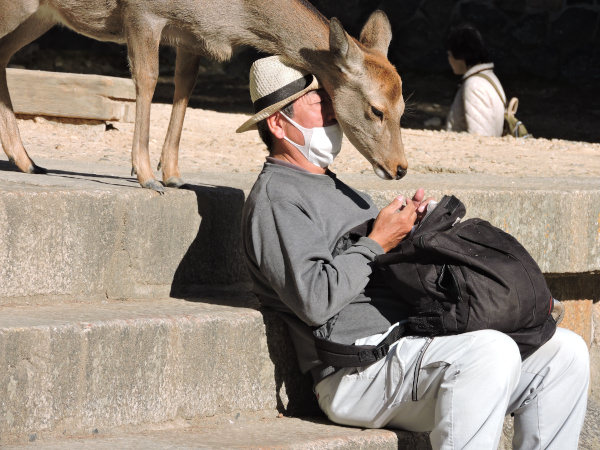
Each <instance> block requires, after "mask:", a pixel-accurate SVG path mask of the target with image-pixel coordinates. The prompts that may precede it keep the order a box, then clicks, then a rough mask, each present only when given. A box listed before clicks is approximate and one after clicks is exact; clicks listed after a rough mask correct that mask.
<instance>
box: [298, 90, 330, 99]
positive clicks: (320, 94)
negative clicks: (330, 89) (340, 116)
mask: <svg viewBox="0 0 600 450" xmlns="http://www.w3.org/2000/svg"><path fill="white" fill-rule="evenodd" d="M300 98H304V100H305V101H308V102H315V101H319V100H322V99H325V98H329V94H327V92H326V91H325V89H322V88H321V89H316V90H314V91H309V92H307V93H306V94H304V95H303V96H302V97H300ZM300 98H299V99H298V100H300Z"/></svg>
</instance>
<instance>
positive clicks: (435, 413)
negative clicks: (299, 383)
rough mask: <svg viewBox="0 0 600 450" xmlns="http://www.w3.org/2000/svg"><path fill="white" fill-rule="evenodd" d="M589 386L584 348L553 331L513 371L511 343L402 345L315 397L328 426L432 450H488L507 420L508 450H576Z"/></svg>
mask: <svg viewBox="0 0 600 450" xmlns="http://www.w3.org/2000/svg"><path fill="white" fill-rule="evenodd" d="M371 343H372V342H371ZM588 384H589V354H588V350H587V346H586V344H585V342H584V341H583V340H582V339H581V338H580V337H579V336H578V335H576V334H575V333H573V332H571V331H569V330H566V329H562V328H559V329H557V331H556V333H555V335H554V336H553V337H552V339H550V340H549V341H548V342H547V343H546V344H544V345H543V346H542V347H541V348H540V349H538V350H537V351H536V352H535V353H534V354H533V355H531V356H530V357H529V358H527V359H526V360H525V361H524V362H521V358H520V355H519V351H518V348H517V346H516V344H515V343H514V341H513V340H512V339H511V338H509V337H508V336H506V335H505V334H503V333H500V332H497V331H492V330H482V331H475V332H471V333H465V334H461V335H457V336H443V337H436V338H433V339H431V338H423V337H405V338H402V339H400V340H399V341H397V342H396V343H394V344H393V345H392V346H391V347H390V351H389V353H388V355H387V356H386V358H384V359H382V360H380V361H378V362H376V363H374V364H372V365H370V366H368V367H366V368H363V369H356V368H348V369H342V370H340V371H339V372H337V373H335V374H333V375H331V376H330V377H328V378H325V379H324V380H322V381H321V382H320V383H319V384H318V385H317V386H316V387H315V392H316V394H317V397H318V400H319V405H320V407H321V409H322V410H323V411H324V412H325V414H327V416H328V417H329V419H330V420H332V421H333V422H337V423H340V424H345V425H353V426H359V427H367V428H383V427H388V428H398V429H403V430H409V431H430V432H431V433H430V440H431V445H432V446H433V448H434V449H438V448H439V449H463V448H469V449H477V450H481V449H496V448H497V447H498V443H499V440H500V435H501V433H502V425H503V422H504V416H505V415H506V414H508V413H513V414H514V417H515V426H514V427H515V435H514V440H513V446H514V448H518V449H541V448H544V449H545V448H554V449H560V450H568V449H576V448H577V443H578V439H579V433H580V431H581V427H582V425H583V420H584V417H585V411H586V402H587V391H588Z"/></svg>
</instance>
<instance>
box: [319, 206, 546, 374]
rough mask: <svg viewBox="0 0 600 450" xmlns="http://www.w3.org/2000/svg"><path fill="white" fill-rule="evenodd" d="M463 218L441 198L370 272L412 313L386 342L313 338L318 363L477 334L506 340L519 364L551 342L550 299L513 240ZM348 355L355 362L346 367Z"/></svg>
mask: <svg viewBox="0 0 600 450" xmlns="http://www.w3.org/2000/svg"><path fill="white" fill-rule="evenodd" d="M465 212H466V209H465V206H464V205H463V203H462V202H461V201H460V200H458V199H457V198H456V197H454V196H444V197H443V198H442V200H441V201H440V202H439V203H438V204H437V206H436V208H435V209H433V211H431V213H429V214H428V215H427V216H426V217H425V218H424V219H423V220H422V221H421V223H420V224H419V226H418V227H417V228H415V229H414V230H413V231H412V232H411V234H410V235H409V236H408V237H407V238H405V239H404V240H403V241H401V242H400V244H399V245H398V246H397V247H396V248H394V249H393V250H391V251H390V252H388V253H387V254H384V255H380V256H379V257H377V259H376V261H375V267H374V270H376V271H381V272H382V276H383V278H384V279H385V280H386V282H387V283H388V284H389V286H390V287H391V289H392V290H393V291H394V292H395V294H396V295H397V297H398V300H399V301H401V302H403V303H404V304H406V305H408V306H409V309H410V311H411V315H410V317H408V320H407V321H406V322H405V323H403V324H401V326H400V327H399V328H398V330H397V331H396V332H395V333H394V336H393V338H390V339H387V340H386V342H383V343H381V344H380V345H378V346H352V345H342V344H337V343H333V342H331V341H326V340H324V339H319V338H315V339H316V341H315V342H316V346H317V351H318V353H319V356H320V358H321V359H322V360H323V362H325V363H328V364H331V365H332V366H341V364H340V363H341V362H343V363H344V366H348V365H350V366H352V365H357V366H360V365H365V364H368V363H370V362H373V361H374V360H377V359H379V358H381V357H382V356H383V355H385V353H387V347H388V346H389V344H390V343H391V342H393V339H394V338H395V339H397V338H399V337H401V335H422V336H441V335H450V334H458V333H464V332H468V331H475V330H482V329H494V330H498V331H502V332H504V333H506V334H507V335H509V336H510V337H512V338H513V339H514V340H515V342H516V343H517V345H518V346H519V350H520V352H521V357H522V358H523V359H525V358H527V357H528V356H529V355H531V354H532V353H533V352H534V351H535V350H537V349H538V348H539V347H540V346H541V345H543V344H544V343H545V342H546V341H548V340H549V339H550V338H551V337H552V336H553V334H554V332H555V330H556V322H555V320H554V318H553V317H552V315H551V312H552V307H553V302H554V299H553V298H552V295H551V294H550V291H549V289H548V286H547V284H546V280H545V278H544V275H543V274H542V272H541V270H540V268H539V267H538V265H537V264H536V262H535V261H534V260H533V258H532V257H531V256H530V255H529V253H528V252H527V250H525V248H524V247H523V246H522V245H521V244H520V243H519V242H518V241H517V240H516V239H515V238H514V237H512V236H511V235H510V234H508V233H505V232H504V231H502V230H500V229H499V228H496V227H494V226H492V225H491V224H490V223H489V222H486V221H485V220H482V219H476V218H473V219H468V220H461V219H462V218H463V217H464V216H465ZM371 226H372V221H370V222H367V223H364V224H362V225H360V226H358V227H356V228H354V229H353V230H351V231H350V232H348V233H347V234H346V235H345V236H344V237H343V239H342V240H340V241H339V242H338V246H337V248H336V251H339V250H341V248H343V247H347V245H348V243H350V242H354V241H356V240H357V239H358V238H359V237H360V236H366V235H367V234H368V232H369V230H370V227H371ZM355 354H357V355H358V357H357V358H355V359H352V358H353V355H355ZM341 355H343V358H341ZM363 361H364V363H363ZM358 363H360V364H358Z"/></svg>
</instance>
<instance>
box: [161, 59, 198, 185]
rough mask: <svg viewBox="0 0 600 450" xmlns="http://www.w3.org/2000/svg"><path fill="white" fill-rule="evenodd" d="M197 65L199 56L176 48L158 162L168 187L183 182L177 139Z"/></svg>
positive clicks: (179, 134) (179, 135)
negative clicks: (170, 102) (167, 116)
mask: <svg viewBox="0 0 600 450" xmlns="http://www.w3.org/2000/svg"><path fill="white" fill-rule="evenodd" d="M199 65H200V57H199V56H198V55H194V54H192V53H189V52H186V51H185V50H182V49H181V48H178V49H177V59H176V61H175V95H174V96H173V109H172V111H171V120H170V121H169V129H168V130H167V136H166V138H165V143H164V144H163V148H162V154H161V156H160V163H159V164H158V167H159V168H161V167H162V173H163V182H164V183H165V185H167V186H170V187H181V186H182V185H184V184H185V182H184V181H183V180H182V179H181V176H180V175H179V166H178V159H179V141H180V139H181V129H182V128H183V119H184V117H185V111H186V109H187V105H188V102H189V100H190V95H191V93H192V89H194V84H195V83H196V77H197V76H198V67H199Z"/></svg>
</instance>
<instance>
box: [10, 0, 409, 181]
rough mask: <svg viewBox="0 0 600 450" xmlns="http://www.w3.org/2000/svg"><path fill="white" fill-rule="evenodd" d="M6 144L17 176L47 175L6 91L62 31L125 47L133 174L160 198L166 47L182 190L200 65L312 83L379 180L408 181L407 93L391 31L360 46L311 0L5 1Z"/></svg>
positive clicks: (376, 17) (168, 161)
mask: <svg viewBox="0 0 600 450" xmlns="http://www.w3.org/2000/svg"><path fill="white" fill-rule="evenodd" d="M0 11H3V14H2V16H1V17H0V139H1V142H2V145H3V148H4V151H5V152H6V154H7V156H8V157H9V159H10V160H11V161H13V162H14V163H15V164H16V165H17V166H18V167H19V169H21V170H22V171H24V172H29V173H39V172H44V169H42V168H40V167H38V166H36V165H35V164H34V163H33V161H32V160H31V159H30V158H29V156H28V155H27V152H26V151H25V148H24V147H23V144H22V142H21V138H20V136H19V132H18V128H17V124H16V120H15V116H14V112H13V110H12V105H11V102H10V97H9V94H8V88H7V85H6V66H7V64H8V62H9V60H10V57H11V56H12V55H13V54H14V53H15V52H16V51H17V50H19V49H20V48H22V47H23V46H25V45H27V44H28V43H29V42H31V41H33V40H35V39H37V38H38V37H39V36H41V35H42V34H44V33H45V32H46V31H48V30H49V29H50V28H52V27H53V26H54V25H56V24H62V25H64V26H66V27H68V28H71V29H72V30H74V31H76V32H78V33H81V34H83V35H86V36H89V37H92V38H94V39H98V40H102V41H111V42H117V43H122V44H125V45H127V49H128V57H129V62H130V66H131V73H132V78H133V80H134V83H135V86H136V122H135V132H134V139H133V148H132V166H133V170H134V171H135V172H136V173H137V177H138V180H139V182H140V184H141V185H142V186H143V187H147V188H150V189H154V190H156V191H159V192H162V191H163V187H162V185H161V184H160V183H158V182H157V181H156V180H155V179H154V176H153V173H152V169H151V166H150V159H149V154H148V141H149V123H150V106H151V101H152V96H153V94H154V89H155V87H156V82H157V78H158V49H159V45H160V44H167V45H171V46H174V47H175V48H176V49H177V58H176V69H175V77H174V78H175V95H174V99H173V111H172V113H171V120H170V124H169V128H168V131H167V136H166V138H165V143H164V145H163V149H162V154H161V166H162V172H163V182H164V183H165V184H166V185H168V186H179V185H181V184H183V181H182V180H181V178H180V175H179V169H178V152H179V140H180V137H181V129H182V126H183V119H184V115H185V109H186V107H187V104H188V100H189V96H190V94H191V91H192V89H193V86H194V83H195V80H196V76H197V73H198V68H199V58H200V56H207V57H211V58H214V59H217V60H220V61H224V60H227V59H229V58H230V57H231V54H232V51H233V48H234V47H236V46H238V45H250V46H253V47H255V48H257V49H259V50H261V51H263V52H265V53H271V54H281V55H284V56H285V57H286V59H288V60H289V61H290V62H291V63H292V64H293V65H295V66H297V67H300V68H304V69H306V70H308V71H310V72H312V73H314V74H315V75H316V76H317V78H319V80H320V81H321V83H322V84H323V86H324V87H325V89H326V90H327V91H328V92H329V94H330V95H331V97H332V99H333V104H334V108H335V110H336V116H337V118H338V121H339V122H340V124H341V126H342V129H343V130H344V132H345V134H346V135H347V136H348V138H349V139H350V141H351V142H352V143H353V144H354V146H355V147H356V148H357V149H358V150H359V151H360V152H361V153H362V154H363V155H364V156H365V157H366V158H367V159H368V160H369V161H370V162H371V163H372V164H373V168H374V170H375V172H376V173H377V174H378V175H380V176H381V177H384V178H388V179H392V178H400V177H402V176H403V175H404V173H406V168H407V162H406V158H405V156H404V150H403V146H402V139H401V135H400V116H401V115H402V112H403V110H404V101H403V98H402V85H401V80H400V77H399V76H398V74H397V72H396V70H395V69H394V67H393V66H392V65H391V64H390V63H389V61H388V60H387V57H386V54H387V47H388V45H389V41H390V39H391V31H390V26H389V22H388V21H387V18H386V17H385V15H384V14H383V13H380V12H376V13H374V14H373V15H372V16H371V18H370V19H369V21H368V22H367V24H366V25H365V27H364V28H363V31H362V33H361V38H360V42H358V41H356V40H354V39H353V38H351V37H350V36H348V35H347V34H346V33H345V31H344V30H343V28H342V26H341V24H340V23H339V22H338V21H337V20H336V19H332V21H331V22H329V21H328V20H327V19H326V18H325V17H324V16H322V15H321V14H320V13H319V12H318V11H317V10H316V9H315V8H314V7H313V6H312V5H311V4H310V3H308V2H306V1H304V0H220V1H218V0H153V1H146V0H0Z"/></svg>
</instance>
